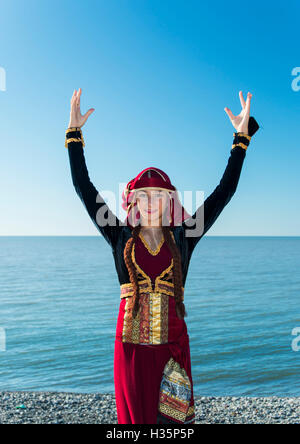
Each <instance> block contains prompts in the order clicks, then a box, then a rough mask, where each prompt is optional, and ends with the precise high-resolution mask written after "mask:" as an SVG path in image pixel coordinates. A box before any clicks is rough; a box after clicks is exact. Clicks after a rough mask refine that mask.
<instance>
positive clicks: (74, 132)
mask: <svg viewBox="0 0 300 444" xmlns="http://www.w3.org/2000/svg"><path fill="white" fill-rule="evenodd" d="M80 95H81V89H79V90H78V93H77V92H76V90H75V91H74V94H73V96H72V99H71V114H70V123H69V127H68V129H67V130H66V140H65V147H66V148H68V153H69V161H70V167H71V175H72V181H73V185H74V187H75V190H76V193H77V194H78V196H79V198H80V200H81V201H82V203H83V204H84V206H85V208H86V210H87V212H88V214H89V216H90V218H91V219H92V221H93V222H94V224H95V226H96V227H97V229H98V230H99V231H100V233H101V234H102V235H103V237H104V238H105V240H106V241H107V242H108V243H109V245H110V246H111V247H112V248H114V246H115V245H116V242H117V238H118V235H119V231H120V226H121V222H120V220H119V219H118V218H117V217H116V216H115V215H114V214H113V213H112V211H111V210H110V209H109V207H108V206H107V204H106V203H105V201H104V200H103V198H102V197H101V195H100V194H99V192H98V191H97V189H96V188H95V186H94V185H93V183H92V182H91V180H90V178H89V174H88V170H87V166H86V162H85V156H84V146H85V144H84V140H83V136H82V130H81V127H82V126H83V124H84V123H85V122H86V120H87V118H88V116H89V115H90V114H91V113H92V112H93V111H94V109H90V110H89V111H88V112H87V113H86V114H85V115H84V116H81V113H80Z"/></svg>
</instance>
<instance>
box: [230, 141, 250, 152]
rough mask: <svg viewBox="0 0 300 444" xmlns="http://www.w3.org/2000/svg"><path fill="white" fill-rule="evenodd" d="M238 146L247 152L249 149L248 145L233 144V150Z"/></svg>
mask: <svg viewBox="0 0 300 444" xmlns="http://www.w3.org/2000/svg"><path fill="white" fill-rule="evenodd" d="M236 146H240V147H241V148H244V150H246V149H247V148H248V147H247V145H245V144H244V143H241V142H240V143H235V144H233V145H232V147H231V149H233V148H234V147H236Z"/></svg>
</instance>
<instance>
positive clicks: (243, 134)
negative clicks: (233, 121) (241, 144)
mask: <svg viewBox="0 0 300 444" xmlns="http://www.w3.org/2000/svg"><path fill="white" fill-rule="evenodd" d="M235 136H240V137H246V139H248V140H249V141H250V140H251V136H249V135H248V134H245V133H233V137H235Z"/></svg>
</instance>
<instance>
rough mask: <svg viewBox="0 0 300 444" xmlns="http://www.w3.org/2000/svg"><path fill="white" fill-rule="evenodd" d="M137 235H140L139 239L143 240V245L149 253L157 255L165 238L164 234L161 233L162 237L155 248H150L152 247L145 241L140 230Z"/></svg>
mask: <svg viewBox="0 0 300 444" xmlns="http://www.w3.org/2000/svg"><path fill="white" fill-rule="evenodd" d="M139 237H140V239H141V241H142V242H143V244H144V245H145V247H146V248H147V250H148V251H149V253H150V254H151V255H152V256H157V255H158V253H159V252H160V250H161V247H162V245H163V243H164V241H165V238H164V235H163V237H162V238H161V240H160V242H159V244H158V245H157V247H156V249H155V250H152V248H151V247H150V245H148V242H147V241H146V239H145V238H144V236H143V234H142V233H141V232H140V233H139Z"/></svg>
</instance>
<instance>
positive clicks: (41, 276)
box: [0, 236, 300, 396]
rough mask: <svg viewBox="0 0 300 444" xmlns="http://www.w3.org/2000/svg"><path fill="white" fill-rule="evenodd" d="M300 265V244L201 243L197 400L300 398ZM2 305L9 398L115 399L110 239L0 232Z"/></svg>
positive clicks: (196, 257) (194, 293)
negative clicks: (15, 393) (96, 395)
mask: <svg viewBox="0 0 300 444" xmlns="http://www.w3.org/2000/svg"><path fill="white" fill-rule="evenodd" d="M299 270H300V237H209V236H206V237H204V238H202V240H201V241H200V242H199V243H198V245H197V247H196V249H195V250H194V253H193V256H192V260H191V263H190V269H189V274H188V278H187V282H186V286H185V303H186V309H187V312H188V316H187V318H186V323H187V327H188V332H189V336H190V345H191V360H192V375H193V382H194V391H195V395H203V396H205V395H215V396H222V395H232V396H240V395H247V396H270V395H278V396H288V395H291V396H300V378H299V374H300V351H298V352H297V351H293V349H292V341H293V339H295V338H296V337H295V336H292V330H293V329H294V328H295V327H300V273H299ZM0 302H1V310H0V328H2V330H1V331H2V333H3V332H5V334H6V351H1V352H0V390H1V391H2V390H33V391H35V390H42V391H44V390H47V391H48V390H49V391H72V392H83V393H89V392H108V393H114V385H113V349H114V336H115V328H116V322H117V315H118V309H119V303H120V294H119V283H118V279H117V275H116V272H115V269H114V262H113V257H112V253H111V251H110V249H109V246H108V245H107V244H106V242H105V241H104V239H103V238H101V237H100V236H96V237H0ZM299 336H300V333H299ZM299 345H300V341H299Z"/></svg>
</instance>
